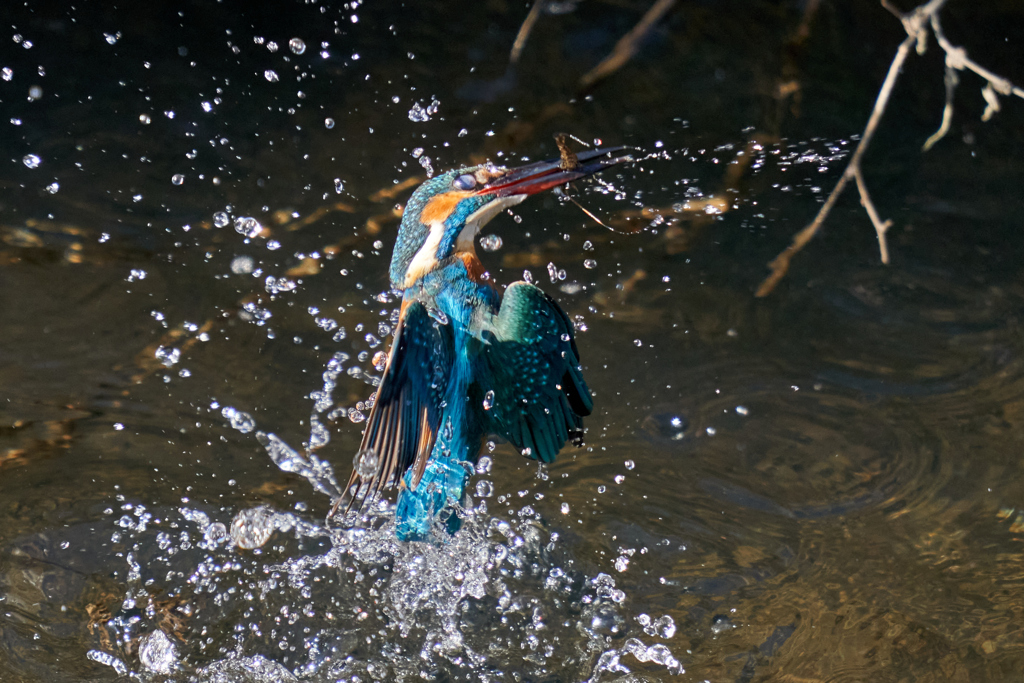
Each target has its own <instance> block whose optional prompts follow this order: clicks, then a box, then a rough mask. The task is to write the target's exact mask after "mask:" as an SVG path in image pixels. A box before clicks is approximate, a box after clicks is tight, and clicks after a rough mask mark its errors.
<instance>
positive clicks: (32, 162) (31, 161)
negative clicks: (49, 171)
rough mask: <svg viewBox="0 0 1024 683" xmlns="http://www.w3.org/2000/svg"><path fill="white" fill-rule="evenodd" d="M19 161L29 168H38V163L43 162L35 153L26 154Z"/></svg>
mask: <svg viewBox="0 0 1024 683" xmlns="http://www.w3.org/2000/svg"><path fill="white" fill-rule="evenodd" d="M21 163H23V164H25V165H26V166H28V167H29V168H39V164H41V163H43V160H42V159H40V158H39V157H37V156H36V155H35V154H26V155H25V156H23V157H22V158H21Z"/></svg>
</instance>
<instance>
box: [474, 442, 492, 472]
mask: <svg viewBox="0 0 1024 683" xmlns="http://www.w3.org/2000/svg"><path fill="white" fill-rule="evenodd" d="M492 443H493V442H492ZM492 464H493V461H492V460H491V458H490V456H488V455H485V456H482V457H481V458H480V459H479V460H477V462H476V473H477V474H488V473H490V471H491V465H492Z"/></svg>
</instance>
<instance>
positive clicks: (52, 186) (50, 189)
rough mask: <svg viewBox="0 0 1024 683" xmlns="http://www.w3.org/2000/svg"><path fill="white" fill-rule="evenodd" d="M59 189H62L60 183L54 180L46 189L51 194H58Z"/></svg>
mask: <svg viewBox="0 0 1024 683" xmlns="http://www.w3.org/2000/svg"><path fill="white" fill-rule="evenodd" d="M58 190H60V183H58V182H57V181H54V182H52V183H50V184H49V185H47V186H46V191H47V192H49V193H50V194H57V191H58Z"/></svg>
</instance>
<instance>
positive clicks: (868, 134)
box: [756, 0, 1024, 297]
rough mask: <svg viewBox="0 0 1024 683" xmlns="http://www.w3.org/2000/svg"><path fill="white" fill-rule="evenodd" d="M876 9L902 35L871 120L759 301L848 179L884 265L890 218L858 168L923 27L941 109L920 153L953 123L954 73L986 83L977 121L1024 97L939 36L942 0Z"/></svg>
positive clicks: (885, 1) (921, 44)
mask: <svg viewBox="0 0 1024 683" xmlns="http://www.w3.org/2000/svg"><path fill="white" fill-rule="evenodd" d="M881 2H882V6H883V7H885V8H886V9H887V10H889V11H890V12H892V13H893V14H894V15H895V16H896V17H897V18H899V20H900V21H901V22H902V23H903V28H904V30H905V31H906V32H907V37H906V38H905V39H904V40H903V42H902V43H900V46H899V49H898V50H897V51H896V56H895V57H893V60H892V63H891V64H890V65H889V72H888V73H887V74H886V76H885V81H884V82H883V83H882V87H881V89H880V90H879V91H878V98H877V99H876V100H875V107H874V109H873V110H872V111H871V117H870V118H869V119H868V123H867V126H866V127H865V128H864V135H863V136H862V137H861V140H860V143H859V144H858V145H857V149H855V150H854V152H853V156H852V157H851V158H850V162H849V164H847V166H846V169H845V170H844V171H843V175H842V176H841V177H840V178H839V181H838V182H837V183H836V186H835V188H833V190H832V193H831V194H830V195H829V196H828V199H826V200H825V203H824V204H823V205H822V207H821V209H820V210H819V211H818V215H817V216H815V217H814V220H813V221H811V223H810V224H809V225H808V226H807V227H805V228H804V229H803V230H801V231H800V232H798V233H797V234H796V235H795V236H794V237H793V241H792V242H791V243H790V245H789V246H788V247H786V249H784V250H783V251H782V253H780V254H779V255H778V256H776V257H775V259H774V260H773V261H772V262H771V263H769V264H768V267H769V268H770V269H771V273H770V274H769V275H768V277H766V278H765V279H764V281H763V282H762V283H761V284H760V286H759V287H758V288H757V292H756V296H759V297H763V296H767V295H768V294H770V293H771V292H772V290H773V289H774V288H775V285H777V284H778V282H779V280H781V279H782V278H783V277H784V276H785V274H786V272H787V270H789V263H790V261H792V259H793V256H795V255H796V254H797V253H798V252H799V251H800V250H801V249H803V247H804V245H806V244H807V243H808V242H809V241H810V240H811V239H812V238H813V237H814V235H815V234H816V233H817V232H818V230H819V229H820V228H821V226H822V224H823V223H824V222H825V219H826V218H828V215H829V213H830V212H831V211H832V207H834V206H835V203H836V200H837V199H838V198H839V195H840V194H842V192H843V190H844V189H846V185H847V183H849V181H850V179H854V180H855V181H856V183H857V190H858V192H859V193H860V199H861V204H862V205H863V206H864V210H865V211H866V212H867V214H868V218H870V219H871V224H872V225H873V226H874V228H875V234H877V235H878V250H879V253H880V255H881V259H882V263H885V264H887V263H889V247H888V244H887V243H886V238H885V235H886V232H887V231H888V229H889V228H890V227H891V226H892V221H891V220H886V221H883V220H882V219H881V218H880V217H879V215H878V211H877V210H876V209H875V205H874V204H873V203H872V201H871V196H870V195H869V193H868V189H867V183H866V182H865V181H864V173H863V171H862V169H861V165H860V164H861V159H862V158H863V156H864V153H865V152H866V151H867V148H868V145H869V144H870V142H871V138H872V137H873V136H874V133H875V130H876V129H877V128H878V122H879V121H880V120H881V118H882V115H883V114H884V113H885V107H886V105H887V104H888V102H889V96H890V95H891V94H892V89H893V87H894V86H895V84H896V80H897V78H899V73H900V70H901V69H902V67H903V63H904V62H905V61H906V59H907V56H908V55H909V54H910V50H911V48H916V50H917V52H918V54H923V53H924V51H925V49H926V48H927V42H926V41H927V38H928V26H929V25H930V26H931V30H932V31H931V32H932V33H934V35H935V39H936V41H938V44H939V47H940V48H942V50H943V52H945V53H946V77H945V83H946V106H945V107H944V109H943V112H942V123H941V124H940V126H939V129H938V130H937V131H935V133H934V134H933V135H932V136H931V137H929V138H928V139H927V140H926V141H925V143H924V150H925V151H927V150H929V149H931V147H932V146H933V145H934V144H935V143H936V142H938V141H939V140H941V139H942V138H943V136H945V135H946V133H947V132H948V131H949V127H950V123H951V121H952V119H953V95H954V93H955V91H956V87H957V84H958V83H959V76H958V75H957V73H956V72H957V71H962V70H964V69H967V70H970V71H973V72H974V73H976V74H978V75H979V76H981V77H982V78H984V79H985V81H986V84H985V87H984V88H983V89H982V96H983V97H984V98H985V103H986V105H987V106H986V107H985V113H984V114H983V115H982V120H983V121H988V120H989V119H990V118H991V117H992V116H993V115H994V114H995V113H996V112H998V111H999V107H1000V103H999V95H1016V96H1018V97H1021V98H1024V89H1022V88H1019V87H1017V86H1016V85H1014V84H1013V83H1011V82H1010V81H1008V80H1007V79H1005V78H1002V77H1001V76H997V75H996V74H994V73H992V72H991V71H989V70H988V69H985V68H984V67H982V66H980V65H978V64H977V63H975V62H974V61H972V60H971V59H970V58H969V57H968V56H967V51H966V50H964V49H963V48H961V47H956V46H955V45H953V44H952V43H950V42H949V41H948V40H947V39H946V36H945V34H943V32H942V26H941V24H940V22H939V16H938V13H939V10H941V9H942V7H943V5H945V4H946V2H947V0H929V2H927V3H925V4H923V5H920V6H918V7H916V8H915V9H913V10H912V11H910V12H906V13H903V12H900V10H899V9H897V8H896V7H894V6H893V5H892V4H891V3H890V2H889V0H881Z"/></svg>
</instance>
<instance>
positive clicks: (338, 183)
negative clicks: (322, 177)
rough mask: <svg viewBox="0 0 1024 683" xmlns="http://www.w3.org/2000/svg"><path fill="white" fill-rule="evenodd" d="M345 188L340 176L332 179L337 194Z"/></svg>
mask: <svg viewBox="0 0 1024 683" xmlns="http://www.w3.org/2000/svg"><path fill="white" fill-rule="evenodd" d="M344 190H345V183H343V182H341V178H335V179H334V191H335V192H336V193H337V194H341V193H342V192H344Z"/></svg>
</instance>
